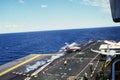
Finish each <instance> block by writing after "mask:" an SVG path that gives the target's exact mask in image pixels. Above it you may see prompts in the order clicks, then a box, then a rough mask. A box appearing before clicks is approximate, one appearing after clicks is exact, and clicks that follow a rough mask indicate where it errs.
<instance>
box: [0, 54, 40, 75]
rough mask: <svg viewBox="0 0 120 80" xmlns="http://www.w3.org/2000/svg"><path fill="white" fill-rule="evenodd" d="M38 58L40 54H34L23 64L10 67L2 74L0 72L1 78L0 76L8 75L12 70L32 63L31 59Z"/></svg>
mask: <svg viewBox="0 0 120 80" xmlns="http://www.w3.org/2000/svg"><path fill="white" fill-rule="evenodd" d="M40 56H41V55H40V54H35V55H33V57H32V58H30V59H28V60H26V61H24V62H22V63H19V64H17V65H15V66H13V67H11V68H9V69H7V70H5V71H3V72H1V73H0V76H2V75H4V74H6V73H8V72H10V71H12V70H14V69H16V68H18V67H20V66H22V65H24V64H26V63H28V62H30V61H32V60H33V59H35V58H37V57H40Z"/></svg>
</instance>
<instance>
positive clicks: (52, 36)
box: [0, 26, 120, 65]
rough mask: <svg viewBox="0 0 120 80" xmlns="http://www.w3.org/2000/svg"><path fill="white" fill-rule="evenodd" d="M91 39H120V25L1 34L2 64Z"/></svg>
mask: <svg viewBox="0 0 120 80" xmlns="http://www.w3.org/2000/svg"><path fill="white" fill-rule="evenodd" d="M89 40H115V41H120V26H118V27H107V28H91V29H90V28H89V29H71V30H56V31H40V32H26V33H10V34H0V65H2V64H5V63H7V62H10V61H13V60H15V59H18V58H21V57H24V56H26V55H29V54H39V53H41V54H47V53H55V52H58V51H59V50H60V49H61V47H63V46H65V42H67V43H73V42H76V43H81V42H86V41H89Z"/></svg>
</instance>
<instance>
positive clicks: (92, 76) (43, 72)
mask: <svg viewBox="0 0 120 80" xmlns="http://www.w3.org/2000/svg"><path fill="white" fill-rule="evenodd" d="M108 43H109V41H108ZM111 43H112V42H111ZM102 44H104V45H105V43H104V41H89V42H84V43H80V44H79V45H78V46H77V47H80V49H79V50H73V49H70V50H66V51H59V52H57V53H54V54H31V55H28V56H26V57H23V58H20V59H17V60H15V61H12V62H9V63H7V64H4V65H1V66H0V80H119V79H120V77H119V75H120V72H119V71H120V68H119V66H120V62H119V61H120V60H119V59H120V58H119V55H116V56H115V58H110V59H111V60H109V61H108V60H106V59H107V58H106V57H108V56H109V55H101V54H100V53H101V52H100V46H101V45H102ZM103 48H105V47H103V45H102V48H101V49H102V50H103ZM107 48H108V47H106V48H105V49H104V50H107ZM111 49H113V47H112V48H111V46H110V47H109V51H107V52H109V53H110V52H112V51H113V50H111ZM97 50H98V51H97ZM102 50H101V51H102ZM107 52H104V53H107ZM114 52H115V51H114ZM117 52H119V47H117ZM118 62H119V63H118ZM116 65H117V66H116ZM113 72H114V74H113Z"/></svg>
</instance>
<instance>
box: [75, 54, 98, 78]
mask: <svg viewBox="0 0 120 80" xmlns="http://www.w3.org/2000/svg"><path fill="white" fill-rule="evenodd" d="M98 55H99V54H97V55H96V56H95V57H94V58H93V59H92V60H91V61H90V62H89V63H88V64H87V65H86V66H85V67H84V68H83V69H82V71H81V72H79V73H78V74H77V76H76V78H77V77H78V76H79V75H80V74H81V73H82V72H83V71H84V70H85V69H86V68H87V67H88V66H89V64H90V63H92V62H93V61H94V60H95V59H96V58H97V57H98Z"/></svg>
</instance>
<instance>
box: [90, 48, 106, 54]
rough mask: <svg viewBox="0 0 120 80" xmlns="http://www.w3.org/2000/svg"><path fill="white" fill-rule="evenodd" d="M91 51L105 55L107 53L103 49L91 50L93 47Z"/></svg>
mask: <svg viewBox="0 0 120 80" xmlns="http://www.w3.org/2000/svg"><path fill="white" fill-rule="evenodd" d="M91 51H93V52H96V53H99V54H103V55H107V53H106V52H103V51H98V50H93V49H91Z"/></svg>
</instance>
